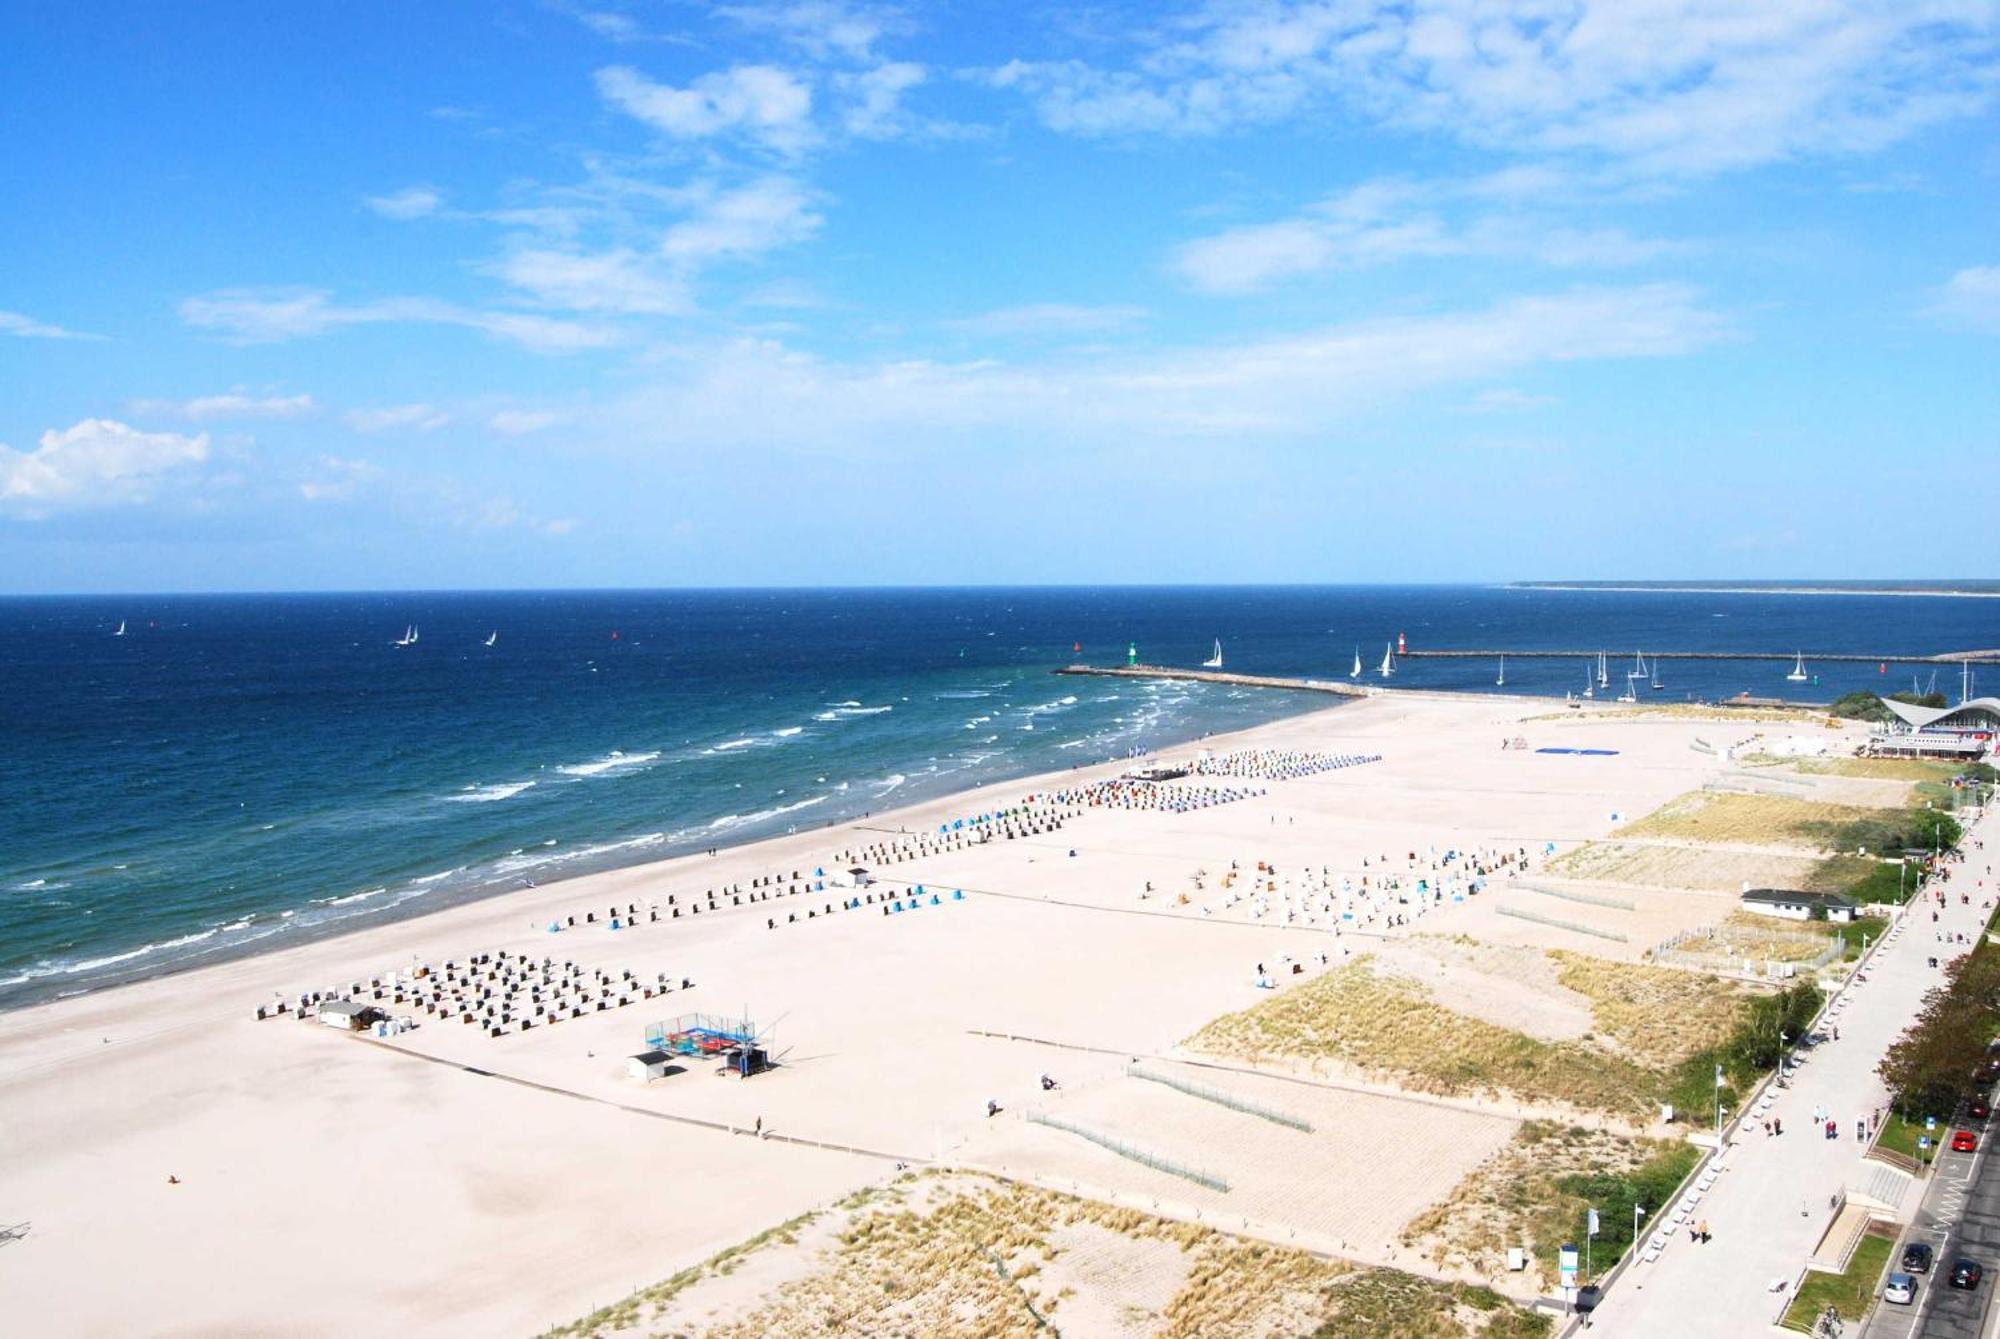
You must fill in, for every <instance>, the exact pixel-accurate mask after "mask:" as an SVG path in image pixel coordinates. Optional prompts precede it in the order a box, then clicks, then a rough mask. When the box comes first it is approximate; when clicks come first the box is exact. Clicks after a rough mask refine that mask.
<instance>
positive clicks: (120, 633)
mask: <svg viewBox="0 0 2000 1339" xmlns="http://www.w3.org/2000/svg"><path fill="white" fill-rule="evenodd" d="M111 635H112V636H113V637H123V636H124V635H125V620H124V619H122V618H121V619H119V620H118V631H116V632H114V633H112V634H111Z"/></svg>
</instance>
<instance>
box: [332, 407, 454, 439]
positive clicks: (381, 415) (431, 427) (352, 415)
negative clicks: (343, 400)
mask: <svg viewBox="0 0 2000 1339" xmlns="http://www.w3.org/2000/svg"><path fill="white" fill-rule="evenodd" d="M342 420H343V421H344V422H345V423H346V424H347V426H348V427H350V428H352V429H354V431H356V432H361V433H377V432H390V431H392V430H394V429H397V428H408V429H410V430H412V431H414V432H435V431H436V430H437V429H439V428H442V427H444V426H445V425H446V424H448V423H450V422H451V415H450V414H448V413H446V412H445V411H444V410H442V409H439V408H437V407H435V406H433V405H427V404H399V405H386V406H384V407H382V408H380V409H351V410H349V411H348V412H347V413H346V414H344V415H342Z"/></svg>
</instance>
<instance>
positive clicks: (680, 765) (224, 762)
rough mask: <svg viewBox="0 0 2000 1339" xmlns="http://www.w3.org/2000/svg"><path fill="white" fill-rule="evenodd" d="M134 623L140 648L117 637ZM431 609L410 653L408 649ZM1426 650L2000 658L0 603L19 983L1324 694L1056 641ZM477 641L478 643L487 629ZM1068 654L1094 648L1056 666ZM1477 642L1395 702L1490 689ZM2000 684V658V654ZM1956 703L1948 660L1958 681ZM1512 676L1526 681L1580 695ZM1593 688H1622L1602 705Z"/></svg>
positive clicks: (1672, 619) (1600, 621)
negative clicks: (1172, 675) (1208, 679)
mask: <svg viewBox="0 0 2000 1339" xmlns="http://www.w3.org/2000/svg"><path fill="white" fill-rule="evenodd" d="M121 623H123V624H124V626H125V633H124V635H123V636H117V635H114V634H115V633H116V630H117V629H118V627H119V625H120V624H121ZM412 627H414V628H415V629H416V630H417V637H416V640H415V642H414V643H413V644H411V645H406V646H398V645H395V644H394V643H396V642H397V641H399V640H401V639H403V637H404V636H405V633H406V630H407V629H409V628H412ZM1398 633H1402V634H1404V635H1406V636H1407V637H1408V638H1409V641H1410V644H1411V645H1412V646H1415V647H1452V646H1458V647H1487V646H1510V647H1521V648H1532V647H1565V648H1567V647H1602V648H1604V649H1606V650H1607V651H1608V652H1609V653H1610V657H1611V664H1612V669H1613V678H1614V681H1616V682H1619V683H1620V684H1622V676H1623V671H1624V668H1625V667H1626V666H1627V665H1628V664H1629V662H1630V659H1631V657H1632V656H1633V654H1634V653H1635V652H1636V651H1641V650H1651V649H1661V648H1664V649H1668V650H1722V651H1729V650H1738V651H1741V650H1760V651H1786V652H1789V651H1793V650H1795V649H1797V650H1802V651H1804V652H1805V654H1806V656H1807V660H1808V665H1809V668H1811V669H1812V670H1813V671H1814V673H1815V675H1816V678H1815V680H1814V681H1813V682H1810V683H1806V684H1791V683H1787V682H1786V681H1785V678H1784V675H1785V673H1786V671H1787V670H1788V669H1790V666H1789V665H1782V664H1776V663H1772V662H1758V661H1725V662H1709V663H1696V662H1672V661H1669V662H1666V663H1665V664H1663V665H1662V666H1661V673H1662V677H1663V679H1664V680H1665V688H1664V689H1663V690H1662V691H1661V692H1658V693H1654V692H1650V691H1649V692H1647V693H1646V697H1647V699H1648V700H1653V701H1658V700H1662V699H1663V698H1671V697H1682V696H1687V695H1695V696H1701V697H1719V696H1724V695H1729V694H1734V693H1738V692H1742V691H1745V690H1748V691H1750V692H1752V693H1756V694H1759V695H1768V696H1791V697H1796V698H1804V699H1810V700H1822V701H1823V700H1827V699H1830V698H1832V697H1834V696H1837V695H1839V694H1840V693H1843V692H1847V691H1849V690H1851V689H1855V688H1870V689H1887V688H1907V687H1909V686H1910V684H1911V680H1912V676H1913V674H1914V675H1915V676H1916V677H1918V678H1920V679H1922V680H1923V681H1925V682H1926V683H1927V682H1928V680H1929V678H1930V676H1931V675H1932V674H1933V673H1934V672H1936V671H1934V669H1933V667H1929V666H1926V667H1924V668H1922V669H1921V670H1915V669H1913V668H1912V667H1909V666H1897V665H1894V664H1891V665H1890V666H1889V667H1888V670H1887V673H1882V672H1878V670H1877V668H1876V667H1875V666H1873V665H1867V666H1861V665H1836V664H1831V663H1829V664H1826V665H1823V666H1819V665H1812V664H1811V659H1812V656H1813V654H1814V653H1815V652H1857V653H1866V654H1875V653H1885V652H1902V653H1905V654H1921V653H1932V652H1941V651H1952V650H1960V649H1967V648H1977V647H1992V646H2000V601H1996V600H1993V599H1975V598H1929V597H1925V598H1913V597H1895V596H1878V595H1862V594H1841V595H1826V596H1807V595H1787V594H1763V593H1758V594H1690V593H1674V592H1661V591H1644V592H1614V591H1594V590H1586V591H1576V590H1569V591H1557V590H1526V589H1511V588H1494V587H1435V586H1426V587H1379V586H1378V587H1322V588H1313V587H1282V588H1202V589H1165V588H1116V589H1101V590H1093V589H1033V590H1005V589H976V590H855V591H838V590H815V591H772V590H757V591H674V592H609V593H607V592H575V593H546V592H544V593H529V594H493V593H479V594H435V593H432V594H417V595H394V594H368V595H280V596H273V595H255V596H202V597H153V596H132V597H91V598H69V597H63V598H54V597H51V598H30V599H11V600H0V739H4V743H5V749H6V757H5V759H4V765H0V928H4V934H0V1003H13V1004H18V1003H21V1002H24V1001H26V1000H29V999H34V998H41V997H46V996H48V995H51V994H56V993H66V992H71V991H76V990H81V989H88V988H92V987H95V986H99V985H103V984H107V983H110V982H113V981H117V980H124V979H130V978H133V977H136V976H142V975H149V974H153V973H156V972H160V971H164V970H171V969H173V968H177V967H183V966H187V965H191V964H198V963H201V962H207V961H213V960H215V959H216V958H217V957H218V956H220V955H224V954H234V953H241V952H247V951H254V950H256V949H259V948H270V947H275V946H279V945H283V944H286V943H290V942H295V941H297V940H298V939H300V938H302V937H304V936H308V935H312V934H324V933H327V932H329V931H331V930H334V929H340V928H351V927H353V926H355V925H357V924H360V923H363V922H365V921H366V920H368V919H370V918H377V917H383V916H393V915H409V914H413V913H415V912H418V911H422V910H427V909H429V908H432V907H436V906H440V905H443V904H445V903H448V902H452V901H459V900H464V899H466V898H470V897H476V896H480V895H483V894H487V893H492V892H497V891H501V890H505V889H510V888H515V887H519V886H520V885H521V884H522V883H523V881H525V880H528V879H534V880H536V881H539V882H546V881H548V880H551V879H557V878H562V877H566V876H569V875H573V874H580V873H583V872H586V871H590V870H597V869H603V868H607V867H610V866H615V865H623V864H631V863H636V862H639V861H644V860H652V859H657V858H659V857H662V856H665V855H669V854H672V853H674V852H678V851H689V850H698V849H701V848H705V847H710V846H716V845H722V844H729V843H736V842H742V841H747V840H751V839H754V838H757V837H762V836H769V835H772V834H775V833H780V832H784V831H786V830H788V829H791V828H793V827H803V826H808V825H824V824H826V823H829V822H832V821H834V820H838V819H842V818H847V817H851V816H855V815H859V814H861V813H863V812H864V811H870V810H881V809H885V808H889V807H892V806H895V805H899V804H903V803H907V802H910V801H914V800H918V799H922V798H925V797H927V796H935V795H939V794H942V793H945V792H949V791H953V790H958V789H963V788H966V787H970V786H974V785H979V784H982V783H985V782H990V781H996V780H1001V779H1005V778H1008V777H1014V776H1022V775H1027V774H1029V773H1034V772H1040V771H1046V770H1050V769H1054V768H1061V767H1066V766H1069V765H1071V764H1073V763H1081V762H1089V761H1098V760H1102V759H1104V758H1107V757H1116V756H1122V755H1125V754H1128V753H1130V752H1133V751H1135V750H1141V749H1146V748H1155V747H1159V746H1162V745H1167V744H1172V743H1176V742H1180V741H1184V740H1187V739H1191V738H1194V737H1197V736H1199V735H1202V734H1205V733H1209V732H1213V731H1220V730H1228V729H1235V728H1240V727H1242V726H1246V725H1250V724H1253V723H1256V722H1260V721H1264V720H1269V719H1271V718H1274V717H1278V716H1283V715H1287V714H1290V713H1294V712H1298V711H1303V710H1308V709H1313V708H1319V707H1325V706H1327V705H1329V700H1328V699H1327V698H1325V697H1323V696H1317V695H1298V694H1288V693H1272V692H1262V691H1253V690H1246V689H1242V688H1232V687H1223V686H1211V685H1203V684H1188V683H1136V682H1122V681H1111V680H1090V679H1076V678H1068V679H1065V678H1057V677H1054V676H1052V675H1051V673H1050V671H1051V670H1052V669H1054V668H1055V667H1057V666H1059V665H1063V664H1066V663H1068V662H1070V661H1072V660H1085V661H1090V662H1094V663H1098V664H1116V663H1120V662H1122V660H1123V658H1124V655H1125V651H1126V647H1127V645H1128V643H1136V644H1137V646H1138V650H1139V654H1140V656H1141V657H1142V658H1143V659H1144V660H1146V661H1148V662H1151V663H1157V664H1172V665H1190V666H1191V665H1195V664H1197V663H1198V662H1200V661H1201V660H1202V659H1203V658H1204V657H1206V656H1207V655H1208V654H1209V651H1210V649H1211V645H1212V642H1213V641H1214V640H1215V639H1218V638H1219V639H1220V640H1221V641H1222V644H1223V647H1224V655H1225V660H1226V665H1227V667H1228V668H1229V669H1233V670H1242V671H1245V672H1251V673H1258V672H1267V673H1274V674H1287V675H1314V676H1322V677H1345V675H1346V674H1347V672H1348V670H1349V668H1350V666H1351V662H1352V660H1353V657H1354V655H1355V654H1356V652H1357V649H1358V651H1359V653H1360V655H1361V657H1362V659H1363V661H1364V662H1365V664H1366V665H1367V667H1368V669H1369V678H1370V679H1371V681H1373V680H1374V673H1373V671H1374V669H1375V667H1376V665H1377V664H1378V662H1379V661H1380V659H1381V656H1382V652H1383V649H1384V646H1385V644H1386V643H1387V642H1388V641H1390V640H1391V639H1393V638H1394V637H1395V636H1396V635H1397V634H1398ZM489 637H491V638H492V639H493V644H492V645H491V646H488V645H486V642H487V640H488V638H489ZM1073 648H1080V650H1077V649H1073ZM1496 668H1497V667H1496V666H1495V665H1494V664H1492V663H1490V662H1487V661H1483V660H1482V661H1456V662H1455V661H1423V660H1405V661H1403V662H1402V663H1401V667H1400V670H1399V672H1398V674H1397V677H1396V678H1395V680H1394V683H1395V684H1396V685H1397V686H1403V687H1420V688H1451V689H1466V690H1471V691H1492V690H1493V688H1494V679H1495V678H1496ZM1991 673H1993V674H1994V675H1996V676H2000V670H1994V671H1991ZM1938 677H1939V680H1940V683H1939V687H1940V688H1942V689H1945V690H1948V691H1950V692H1951V693H1953V695H1954V696H1955V695H1956V691H1957V688H1958V683H1957V671H1956V669H1947V670H1944V671H1942V672H1941V673H1939V674H1938ZM1582 683H1583V666H1582V664H1581V663H1580V662H1577V661H1563V662H1548V661H1533V660H1524V661H1518V662H1509V664H1508V667H1507V689H1508V691H1510V692H1533V693H1547V694H1549V695H1551V696H1556V697H1560V696H1561V695H1562V694H1563V693H1564V692H1565V691H1569V690H1574V689H1580V688H1581V687H1582ZM1608 691H1616V690H1615V689H1613V690H1608Z"/></svg>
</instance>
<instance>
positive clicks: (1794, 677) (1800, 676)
mask: <svg viewBox="0 0 2000 1339" xmlns="http://www.w3.org/2000/svg"><path fill="white" fill-rule="evenodd" d="M1811 677H1812V676H1811V675H1810V674H1807V673H1806V653H1805V652H1803V651H1801V652H1799V660H1798V663H1797V664H1795V665H1793V666H1792V672H1791V673H1790V674H1787V675H1786V676H1785V682H1786V683H1804V682H1805V681H1806V680H1807V679H1810V678H1811Z"/></svg>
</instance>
